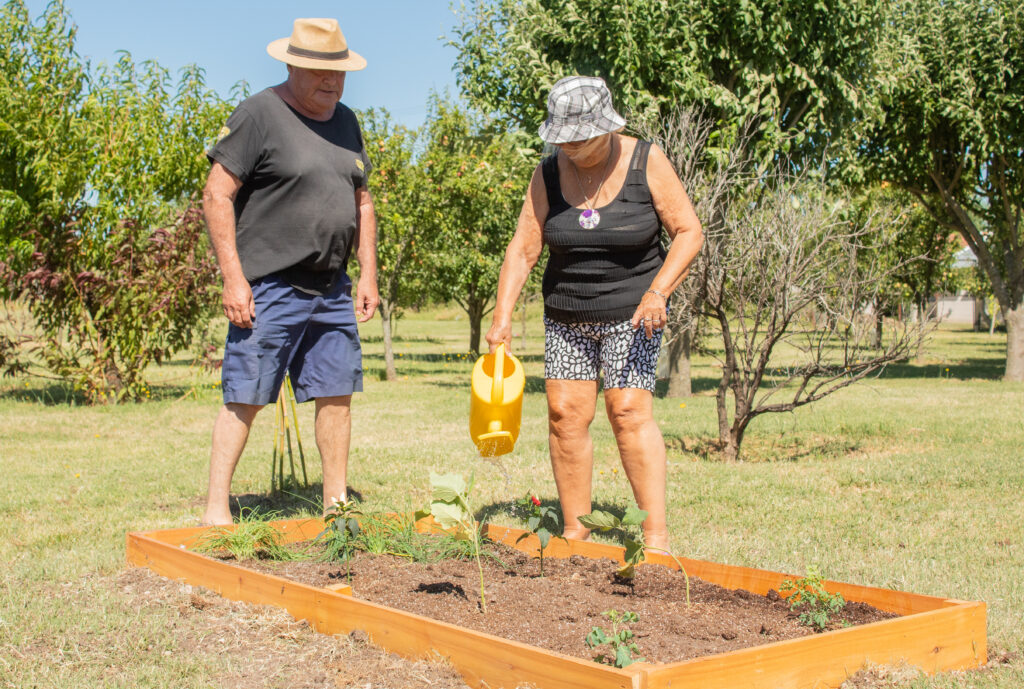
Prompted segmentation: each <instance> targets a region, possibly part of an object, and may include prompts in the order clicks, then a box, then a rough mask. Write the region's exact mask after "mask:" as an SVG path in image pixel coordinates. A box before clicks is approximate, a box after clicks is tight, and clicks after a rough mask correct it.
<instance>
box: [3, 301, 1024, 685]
mask: <svg viewBox="0 0 1024 689" xmlns="http://www.w3.org/2000/svg"><path fill="white" fill-rule="evenodd" d="M534 310H535V311H537V313H536V314H534V315H535V316H537V318H534V319H532V320H531V321H530V322H529V327H528V332H527V337H526V342H525V346H524V345H523V344H522V343H521V342H520V340H519V338H518V337H517V338H516V341H515V343H514V344H515V347H516V353H517V354H518V355H520V356H521V358H522V359H523V360H524V363H525V366H526V371H527V375H528V384H527V394H526V396H525V400H524V410H523V428H522V433H521V435H520V439H519V442H518V444H517V446H516V450H515V452H514V453H513V454H511V455H508V456H506V457H505V458H502V460H501V461H500V462H491V461H484V460H481V459H480V458H479V457H478V456H477V454H476V452H475V449H474V447H473V445H472V443H471V442H470V440H469V434H468V427H467V426H468V406H469V405H468V381H469V374H470V370H471V367H472V361H473V360H472V357H471V356H470V355H467V354H466V353H465V352H466V347H467V344H468V339H469V338H468V330H469V329H468V324H467V323H466V320H465V318H464V317H462V318H460V317H459V312H458V311H456V310H437V311H431V312H428V313H421V314H409V315H408V316H407V317H405V318H403V319H402V320H401V321H400V322H399V323H398V326H397V336H398V339H397V343H396V344H397V346H396V352H397V355H398V359H397V366H398V372H399V378H400V379H399V380H398V381H397V382H394V383H390V384H389V383H385V382H382V381H381V380H380V375H379V374H380V372H381V370H382V369H383V366H384V362H383V346H382V344H381V341H380V324H379V321H373V322H371V323H370V324H368V325H366V326H364V329H363V334H364V338H365V339H364V366H365V370H366V382H365V392H364V393H362V394H360V395H358V396H357V399H356V401H355V403H354V404H353V417H354V427H353V441H352V456H351V465H350V474H349V476H350V479H349V483H350V485H351V488H352V489H353V491H354V492H355V493H358V495H360V496H361V497H362V500H363V501H364V507H363V509H364V511H374V510H412V509H416V508H419V507H422V506H423V505H424V504H425V503H426V502H427V501H428V497H429V485H428V480H427V477H428V472H429V471H430V470H431V469H434V470H437V471H455V472H461V473H464V474H467V475H468V474H469V473H471V472H475V474H476V481H477V488H476V503H477V504H478V505H482V506H483V507H482V512H483V515H482V516H483V517H484V518H486V519H489V520H492V521H497V522H504V523H514V522H515V519H514V517H512V516H511V512H510V509H511V504H512V502H513V501H514V499H515V498H517V497H521V496H522V495H523V494H525V493H526V492H527V491H532V492H535V493H537V494H539V495H540V496H541V497H542V498H543V499H545V500H549V501H553V500H555V497H556V494H555V488H554V481H553V479H552V476H551V472H550V468H549V465H548V454H547V437H546V419H545V401H544V395H543V380H542V374H543V362H542V347H543V338H542V332H541V324H540V322H539V309H538V308H537V307H534ZM516 327H517V328H518V325H517V326H516ZM1004 353H1005V337H1004V336H1001V335H999V334H996V336H994V337H989V335H988V334H987V333H973V332H970V331H965V330H953V329H940V330H939V331H938V332H937V333H936V334H935V335H934V337H933V338H932V340H931V341H930V342H929V344H928V345H927V347H926V349H925V350H924V352H923V353H922V357H921V359H920V360H919V361H917V362H915V363H912V364H905V365H900V366H895V367H892V368H890V369H889V370H888V371H887V372H886V373H885V375H884V376H882V377H881V378H878V379H872V380H870V381H867V382H864V383H862V384H859V385H856V386H853V387H851V388H849V389H847V390H844V391H841V392H839V393H838V394H836V395H833V396H832V397H830V398H827V399H825V400H823V401H822V402H819V403H817V404H815V405H812V406H810V407H806V408H802V409H799V410H797V411H796V412H794V413H792V414H787V415H773V416H768V417H761V418H759V419H757V420H756V421H755V422H754V423H753V425H752V427H751V429H750V431H749V432H748V435H747V440H746V444H745V450H746V456H747V461H744V462H741V463H737V464H724V463H721V462H718V461H715V460H714V458H713V457H708V456H707V454H706V452H705V451H704V448H706V447H707V441H708V440H709V439H710V438H711V437H712V434H713V433H714V432H715V428H716V421H715V414H714V398H713V393H712V392H711V389H712V388H713V387H714V385H715V383H716V381H715V379H714V376H715V375H716V371H717V369H715V368H713V367H712V365H711V361H710V360H698V361H697V362H695V363H696V366H695V388H696V389H697V391H698V394H697V396H695V397H693V398H690V399H687V400H674V399H665V398H659V399H657V400H656V402H655V405H656V415H657V418H658V420H659V423H660V424H661V426H662V430H663V433H664V435H665V439H666V442H667V443H668V445H669V447H670V452H669V488H668V490H669V507H670V513H669V519H670V525H671V527H672V528H673V535H672V543H673V546H674V548H675V550H676V552H678V553H679V554H684V555H686V556H689V557H696V558H703V559H709V560H715V561H720V562H726V563H731V564H738V565H749V566H755V567H763V568H767V569H773V570H781V571H787V572H793V573H800V572H804V571H806V569H807V568H808V566H810V565H817V566H818V567H819V568H820V569H821V571H822V572H823V573H824V575H825V576H826V577H828V578H832V579H838V580H843V581H850V582H856V583H862V584H868V585H873V586H883V587H891V588H896V589H901V590H905V591H913V592H917V593H925V594H932V595H942V596H948V597H951V598H963V599H978V600H983V601H986V602H987V603H988V605H989V637H990V648H991V651H992V653H991V655H992V656H993V657H997V658H999V659H1001V661H1000V662H996V663H993V664H992V665H991V666H990V667H989V668H987V669H985V670H982V671H978V672H970V673H955V674H947V675H943V676H939V677H935V678H913V677H907V676H906V675H905V674H903V673H890V674H888V675H886V673H877V676H876V677H875V678H874V679H871V680H870V682H871V683H870V684H864V685H860V684H858V686H871V687H882V686H885V687H889V686H894V687H907V688H911V687H913V688H920V689H925V688H927V689H940V688H942V689H945V688H947V687H957V688H964V689H966V688H968V687H971V688H975V689H996V688H1000V689H1010V688H1011V687H1012V688H1014V689H1017V688H1019V687H1021V686H1024V657H1022V654H1024V583H1022V582H1024V461H1022V459H1024V386H1021V385H1010V384H1005V383H1002V382H999V380H998V378H999V376H1000V375H1001V373H1002V368H1003V356H1004ZM152 380H153V386H152V401H149V402H147V403H144V404H139V405H125V406H109V407H85V406H81V405H78V404H76V403H75V400H74V399H73V398H72V399H70V400H69V398H68V396H67V395H66V394H65V393H64V391H63V390H62V389H61V388H59V387H56V386H51V385H49V384H47V383H46V382H45V381H41V380H39V379H34V378H33V379H29V378H26V379H5V380H4V381H2V383H0V420H2V423H0V470H2V472H3V478H2V480H0V687H17V688H19V689H20V688H21V687H58V686H59V687H76V688H77V687H176V688H177V687H209V686H214V687H225V686H232V687H233V686H239V687H241V686H245V687H277V686H282V687H283V686H288V687H306V686H309V687H314V686H315V687H319V686H349V685H348V684H345V681H351V684H352V685H353V686H355V681H354V680H352V679H351V678H349V679H345V678H344V677H343V676H342V675H340V674H336V673H335V674H330V673H328V674H323V673H321V672H319V671H318V670H314V668H315V667H316V666H317V665H318V664H320V663H323V662H325V661H324V659H325V658H327V659H329V664H333V665H331V667H335V668H337V667H340V666H342V665H344V658H345V653H349V652H351V649H347V650H346V648H342V649H341V650H338V649H337V648H334V649H333V650H332V648H330V647H329V645H330V644H335V645H338V644H341V645H342V646H344V645H345V644H346V643H348V642H343V641H342V642H336V641H332V640H329V639H326V638H324V639H321V640H316V639H315V637H316V635H315V634H312V633H310V632H308V630H304V628H302V627H301V625H294V624H291V623H289V622H288V621H287V620H286V619H282V618H281V616H279V615H275V613H273V612H272V611H266V610H258V609H249V608H236V607H231V606H226V605H223V604H221V607H220V608H216V607H214V608H211V609H214V610H221V611H223V612H224V616H223V620H222V622H223V624H221V625H220V626H219V627H213V626H211V625H210V624H209V619H208V618H209V615H208V614H207V615H206V618H203V615H204V614H206V613H207V611H205V610H204V609H203V608H205V607H207V606H209V605H212V603H211V602H210V601H209V600H208V599H207V598H200V599H199V600H200V601H206V602H204V603H202V604H200V603H197V602H196V596H197V595H198V594H197V593H196V592H192V591H189V590H186V589H183V588H180V587H179V586H178V585H176V584H170V583H167V582H163V581H162V580H159V579H158V578H155V577H146V576H140V575H139V573H138V572H134V573H133V572H131V571H127V569H126V566H125V562H124V534H125V532H126V531H130V530H148V529H158V528H165V527H175V526H190V525H195V524H197V522H198V517H199V515H200V514H201V510H202V498H203V497H204V492H205V488H206V472H207V469H208V461H209V459H208V451H209V437H210V430H211V425H212V422H213V418H214V415H215V413H216V410H217V408H218V406H219V401H220V392H219V389H218V386H217V380H218V378H217V377H216V376H214V375H210V374H208V373H204V372H202V371H199V370H195V369H192V368H190V367H189V365H188V364H187V363H185V362H174V363H172V364H171V365H166V366H163V367H160V368H158V369H155V370H154V371H153V372H152ZM599 404H600V402H599ZM299 415H300V424H301V429H302V431H303V434H304V439H305V441H306V443H305V450H306V455H307V465H308V467H309V469H310V471H311V478H312V479H313V480H318V477H319V459H318V456H317V454H316V449H315V447H314V445H313V442H312V435H313V434H312V405H303V406H302V407H301V408H300V412H299ZM273 430H274V417H273V414H272V413H270V410H267V411H265V412H264V413H263V414H262V415H261V416H260V417H259V418H258V419H257V422H256V424H255V427H254V429H253V433H252V436H251V438H250V441H249V446H248V449H247V451H246V453H245V455H244V456H243V458H242V461H241V463H240V465H239V468H238V471H237V473H236V476H235V482H234V484H233V494H234V495H236V496H238V502H239V504H241V505H268V504H269V505H271V506H273V507H275V508H277V509H281V510H283V511H285V512H287V513H289V514H295V513H300V512H302V511H303V510H306V509H308V506H306V504H305V503H303V502H302V501H301V500H298V499H294V498H292V499H289V500H286V501H279V502H273V501H270V500H269V499H268V497H267V495H266V493H267V490H268V487H269V483H270V457H271V447H272V434H273ZM593 435H594V444H595V458H596V462H595V469H594V494H595V507H609V506H623V505H625V504H627V502H628V501H629V500H631V497H630V492H629V487H628V484H627V482H626V479H625V477H624V475H623V473H622V471H621V468H619V465H618V459H617V453H616V450H615V445H614V441H613V438H612V435H611V431H610V428H609V426H608V422H607V420H606V419H605V418H604V417H603V415H601V414H599V415H598V418H597V420H596V421H595V423H594V427H593ZM318 493H319V485H316V486H314V487H313V488H312V489H310V490H308V491H306V492H305V493H304V495H306V496H307V497H309V496H315V495H318ZM161 587H162V588H161ZM158 589H159V590H158ZM200 618H202V619H200ZM218 619H220V618H218ZM289 624H291V626H289ZM310 644H328V646H324V647H322V653H321V654H320V655H311V654H312V653H313V651H311V650H310V649H312V648H313V646H311V645H310ZM349 645H351V644H349ZM316 648H317V649H320V648H321V647H320V646H317V647H316ZM381 662H382V663H384V662H391V663H398V661H394V660H381ZM404 662H405V661H402V663H404ZM398 665H401V663H398ZM337 672H340V670H338V671H337ZM391 676H392V677H393V678H394V679H393V680H392V682H393V683H392V684H389V685H388V686H394V687H406V686H408V687H412V686H417V687H418V686H428V685H427V684H422V683H421V684H416V681H418V680H414V679H408V680H403V679H400V677H410V678H413V677H415V676H417V675H416V673H415V672H411V673H406V674H405V675H401V673H400V671H399V670H394V671H393V673H392V674H391ZM401 682H404V683H401ZM359 686H361V687H362V686H366V682H365V680H364V681H363V682H362V683H361V684H359ZM373 686H374V687H377V686H378V685H376V684H374V685H373ZM433 686H447V685H437V684H434V685H433Z"/></svg>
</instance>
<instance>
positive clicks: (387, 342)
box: [380, 298, 398, 381]
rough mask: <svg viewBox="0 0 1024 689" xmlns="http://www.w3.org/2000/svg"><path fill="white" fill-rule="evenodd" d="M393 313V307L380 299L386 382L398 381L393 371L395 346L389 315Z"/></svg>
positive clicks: (396, 373) (395, 372) (388, 302)
mask: <svg viewBox="0 0 1024 689" xmlns="http://www.w3.org/2000/svg"><path fill="white" fill-rule="evenodd" d="M394 312H395V307H394V305H392V304H391V302H390V301H388V300H387V299H383V298H381V300H380V327H381V330H383V335H384V376H385V379H386V380H388V381H394V380H398V371H396V370H395V346H394V344H393V343H392V341H391V315H392V314H393V313H394Z"/></svg>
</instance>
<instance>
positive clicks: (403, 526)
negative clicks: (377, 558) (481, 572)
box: [354, 513, 473, 562]
mask: <svg viewBox="0 0 1024 689" xmlns="http://www.w3.org/2000/svg"><path fill="white" fill-rule="evenodd" d="M360 524H361V527H362V528H361V530H360V532H359V537H358V538H357V539H356V542H355V544H354V547H355V548H357V549H359V550H362V551H364V552H367V553H370V554H372V555H393V556H395V557H404V558H408V559H409V560H410V561H412V562H440V561H441V560H468V559H470V558H472V557H473V544H472V543H471V542H470V541H468V540H466V539H462V540H459V539H457V538H456V537H455V536H453V535H452V534H450V533H448V532H443V533H439V534H425V533H419V532H418V531H417V530H416V521H415V520H414V519H411V518H410V517H409V516H407V515H401V514H394V513H377V514H368V515H364V516H363V518H362V519H361V520H360Z"/></svg>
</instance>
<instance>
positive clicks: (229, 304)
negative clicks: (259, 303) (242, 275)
mask: <svg viewBox="0 0 1024 689" xmlns="http://www.w3.org/2000/svg"><path fill="white" fill-rule="evenodd" d="M221 303H222V304H223V306H224V315H225V316H227V317H228V320H229V321H231V322H232V323H233V324H235V325H236V326H238V327H239V328H251V327H252V324H253V321H254V320H255V319H256V303H255V302H254V301H253V300H252V288H251V287H249V283H248V282H247V281H245V280H239V281H232V282H225V283H224V292H223V294H222V295H221Z"/></svg>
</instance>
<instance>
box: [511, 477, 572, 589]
mask: <svg viewBox="0 0 1024 689" xmlns="http://www.w3.org/2000/svg"><path fill="white" fill-rule="evenodd" d="M516 504H517V505H519V506H520V507H523V508H525V509H526V510H527V511H528V512H529V515H530V516H529V517H528V518H527V520H526V528H527V529H528V530H529V531H530V533H533V534H536V535H537V540H538V541H540V575H541V576H544V549H545V548H547V547H548V543H549V542H550V541H551V536H552V535H553V534H552V532H553V531H555V530H558V529H559V526H560V524H559V516H558V510H556V509H555V508H554V507H551V506H550V505H548V506H544V505H541V502H540V498H538V497H537V496H536V495H527V496H526V497H524V498H520V499H519V500H516ZM529 535H530V534H529V533H524V534H523V535H522V536H520V537H519V538H517V539H516V543H518V542H519V541H521V540H523V539H524V538H528V537H529ZM555 538H561V539H562V540H563V541H565V540H566V539H565V537H564V536H560V535H559V536H555Z"/></svg>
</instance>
